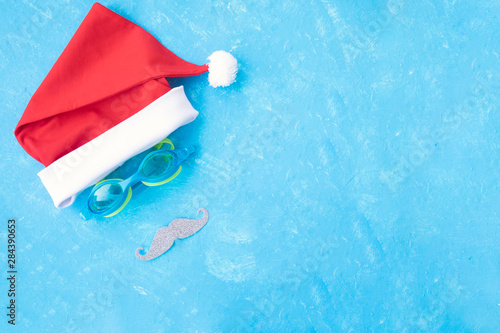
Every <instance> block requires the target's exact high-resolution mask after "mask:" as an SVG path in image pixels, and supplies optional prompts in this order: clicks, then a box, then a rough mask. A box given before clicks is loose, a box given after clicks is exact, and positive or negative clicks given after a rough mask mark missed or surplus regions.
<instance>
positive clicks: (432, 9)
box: [0, 0, 500, 332]
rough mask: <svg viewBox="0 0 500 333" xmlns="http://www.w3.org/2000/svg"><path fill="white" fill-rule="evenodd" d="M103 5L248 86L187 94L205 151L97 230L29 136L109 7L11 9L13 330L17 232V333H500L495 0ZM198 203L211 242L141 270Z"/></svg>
mask: <svg viewBox="0 0 500 333" xmlns="http://www.w3.org/2000/svg"><path fill="white" fill-rule="evenodd" d="M103 4H104V5H107V6H109V7H110V8H111V9H112V10H114V11H116V12H118V13H119V14H121V15H123V16H125V17H127V18H129V19H131V20H132V21H134V22H136V23H138V24H139V25H141V26H142V27H144V28H145V29H146V30H148V31H150V32H151V33H152V34H153V35H154V36H156V37H157V38H158V39H159V40H160V41H161V42H162V43H163V44H164V45H166V46H167V47H168V48H170V49H171V50H172V51H174V52H175V53H177V54H179V55H180V56H182V57H183V58H185V59H186V60H189V61H192V62H195V63H199V64H201V63H203V62H204V59H205V57H206V56H208V55H209V54H210V53H211V52H213V51H216V50H219V49H222V50H228V51H231V52H232V53H233V54H234V55H235V56H236V57H237V58H238V59H239V61H240V71H241V72H240V75H239V77H238V82H237V83H236V84H234V85H233V86H231V87H229V88H226V89H212V88H210V87H209V86H208V84H207V83H206V76H201V77H197V78H189V79H176V80H172V81H171V82H172V85H173V86H176V85H180V84H183V85H184V86H185V87H186V91H187V95H188V97H189V98H190V100H191V101H192V103H193V105H194V106H195V108H197V109H198V110H199V111H200V116H199V117H198V119H197V120H196V121H195V122H194V123H192V124H190V125H188V126H185V127H184V128H182V129H180V130H178V131H176V132H175V133H174V134H173V135H172V136H171V138H172V139H173V140H174V142H175V143H176V144H177V145H183V144H184V143H185V144H196V145H197V146H198V149H199V151H198V153H197V155H196V156H195V158H194V159H193V160H192V161H191V162H190V163H188V164H187V165H186V167H185V168H184V171H183V173H182V174H181V175H180V176H179V178H177V179H176V180H175V181H174V182H173V183H171V184H170V185H168V186H164V187H159V188H154V189H150V190H148V191H147V192H144V193H142V194H141V195H140V196H139V197H137V198H134V200H133V201H132V202H131V204H130V205H129V206H128V207H127V208H126V209H125V210H124V211H123V212H122V213H121V214H120V215H119V216H117V217H116V218H113V219H111V220H97V221H96V220H92V221H82V220H80V219H79V217H78V214H79V209H80V208H81V207H82V205H83V201H82V198H80V199H79V200H77V202H76V203H75V204H74V205H73V206H72V207H70V208H67V209H64V210H56V209H55V208H54V207H53V205H52V202H51V200H50V198H49V196H48V194H47V193H46V191H45V189H44V188H43V186H42V184H41V182H40V181H39V179H38V177H37V176H36V173H37V172H38V171H39V170H40V169H41V167H42V166H41V165H40V164H39V163H38V162H36V161H35V160H33V159H32V158H31V157H29V156H28V155H27V154H26V153H25V152H24V151H23V150H22V148H21V147H20V146H19V144H18V143H17V141H16V140H15V138H14V135H13V131H14V127H15V125H16V124H17V122H18V120H19V119H20V117H21V114H22V112H23V110H24V108H25V106H26V104H27V102H28V100H29V98H30V97H31V95H32V94H33V92H34V91H35V90H36V88H37V87H38V85H39V84H40V82H41V81H42V79H43V78H44V77H45V75H46V74H47V72H48V71H49V69H50V68H51V66H52V64H53V63H54V62H55V60H56V59H57V57H58V56H59V54H60V53H61V51H62V50H63V48H64V46H65V45H66V43H67V42H68V41H69V39H70V38H71V36H72V35H73V33H74V31H75V30H76V28H77V27H78V25H79V24H80V22H81V21H82V19H83V17H84V16H85V14H86V13H87V12H88V10H89V9H90V7H91V5H92V2H91V1H83V0H81V1H71V2H70V1H64V0H55V1H53V2H49V1H37V2H34V1H33V2H29V1H24V0H23V1H12V0H10V1H4V2H2V4H1V5H0V6H1V8H0V18H1V19H0V32H1V33H0V42H1V49H0V50H1V52H0V72H1V77H2V80H1V83H0V101H1V125H0V126H1V131H0V138H1V143H2V144H1V148H0V149H1V157H2V162H1V163H0V168H1V169H0V171H1V174H2V175H3V177H2V178H1V179H0V185H1V187H2V189H3V190H2V192H1V193H2V194H1V202H0V211H1V223H0V226H1V227H0V236H1V237H0V272H1V276H2V279H1V282H0V295H2V296H1V297H0V301H1V302H2V303H1V308H2V309H4V310H1V311H0V312H1V316H0V318H2V319H1V322H0V331H2V332H3V331H14V330H10V327H8V325H7V323H6V321H7V319H6V316H5V314H4V313H5V312H6V309H5V306H6V304H7V303H6V302H7V301H8V299H7V296H6V292H7V289H8V286H7V282H6V279H5V278H4V276H6V273H5V271H6V260H7V257H6V256H7V252H6V247H7V244H6V238H7V230H6V220H7V218H8V217H14V218H16V219H18V221H19V222H18V227H17V241H18V243H17V246H18V248H17V249H18V253H17V255H18V265H17V269H18V271H19V273H18V281H17V288H18V297H17V299H16V300H17V304H18V308H17V311H18V312H17V315H18V317H17V326H16V329H17V331H18V332H61V331H75V332H76V331H80V332H92V331H98V332H180V331H186V332H230V331H234V332H239V331H245V330H248V331H273V332H292V331H294V332H295V331H296V332H305V331H307V332H330V331H334V332H338V331H346V332H348V331H352V332H361V331H377V332H382V331H395V332H416V331H430V332H498V331H500V255H499V251H500V242H499V239H500V217H499V212H500V209H499V206H500V205H499V203H500V196H499V193H500V188H499V185H500V184H499V182H500V172H499V161H500V159H499V157H500V153H499V148H500V137H499V131H498V127H499V124H500V118H499V115H498V111H499V110H498V109H499V95H500V93H499V92H500V66H499V65H500V59H499V53H500V41H499V31H500V23H499V22H500V20H499V14H500V3H498V1H479V0H475V1H465V0H462V1H460V0H453V1H452V0H443V1H408V0H394V1H392V2H391V3H390V4H389V6H387V3H386V2H384V1H347V0H337V1H325V0H318V1H315V0H312V1H267V0H266V1H253V2H243V1H219V0H214V1H188V2H185V1H176V2H174V1H169V2H166V1H149V2H147V3H143V2H142V1H123V2H118V1H104V2H103ZM388 7H389V8H388ZM464 105H470V106H469V107H465V108H463V107H462V106H464ZM409 164H413V166H411V167H408V165H409ZM199 207H206V208H207V209H208V211H209V212H210V220H209V222H208V224H207V225H206V226H205V228H204V229H202V230H201V231H200V232H199V233H198V234H196V235H195V236H193V237H191V238H189V239H186V240H183V241H178V242H177V243H176V244H175V245H174V247H173V248H172V249H171V250H170V251H169V252H168V253H167V254H165V255H163V256H162V257H160V258H158V259H157V260H155V261H152V262H141V261H140V260H138V259H137V258H136V257H135V256H134V252H135V250H136V248H138V247H140V246H145V247H147V246H149V244H150V242H151V240H152V237H153V235H154V233H155V231H156V230H157V229H159V228H160V227H163V226H166V225H167V224H168V222H170V221H171V220H172V219H174V218H178V217H188V218H195V217H196V210H197V209H198V208H199Z"/></svg>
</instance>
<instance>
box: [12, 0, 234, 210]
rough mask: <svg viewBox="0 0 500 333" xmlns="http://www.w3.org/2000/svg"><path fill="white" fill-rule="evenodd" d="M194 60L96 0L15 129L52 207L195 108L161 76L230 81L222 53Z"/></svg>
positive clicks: (230, 63)
mask: <svg viewBox="0 0 500 333" xmlns="http://www.w3.org/2000/svg"><path fill="white" fill-rule="evenodd" d="M209 60H210V63H209V64H205V65H201V66H199V65H195V64H192V63H189V62H186V61H184V60H182V59H180V58H179V57H177V56H176V55H175V54H173V53H172V52H171V51H169V50H167V49H166V48H165V47H164V46H163V45H162V44H160V42H158V40H156V39H155V38H154V37H153V36H152V35H150V34H149V33H148V32H146V31H145V30H144V29H142V28H141V27H139V26H137V25H136V24H134V23H132V22H130V21H129V20H127V19H125V18H123V17H122V16H120V15H118V14H116V13H114V12H112V11H111V10H109V9H107V8H106V7H104V6H102V5H100V4H98V3H95V4H94V5H93V6H92V9H91V10H90V12H89V13H88V14H87V16H86V17H85V19H84V20H83V22H82V24H81V25H80V27H79V28H78V30H77V31H76V33H75V35H74V36H73V38H72V39H71V40H70V42H69V43H68V45H67V47H66V48H65V49H64V51H63V53H62V54H61V56H60V57H59V59H58V60H57V62H56V63H55V64H54V66H53V67H52V69H51V70H50V72H49V73H48V75H47V77H46V78H45V79H44V80H43V82H42V84H41V85H40V87H39V88H38V89H37V91H36V92H35V94H34V95H33V97H32V98H31V100H30V102H29V103H28V106H27V108H26V110H25V112H24V114H23V116H22V118H21V120H20V121H19V124H18V125H17V127H16V129H15V135H16V138H17V140H18V141H19V143H20V144H21V146H22V147H23V148H24V149H25V150H26V152H27V153H28V154H30V155H31V156H32V157H33V158H35V159H36V160H38V161H40V162H41V163H42V164H43V165H44V166H45V168H44V169H43V170H42V171H40V172H39V173H38V175H39V177H40V178H41V180H42V182H43V184H44V186H45V188H46V189H47V190H48V192H49V194H50V195H51V197H52V199H53V201H54V204H55V206H56V207H58V208H63V207H67V206H69V205H71V204H72V203H73V202H74V200H75V197H76V195H77V194H78V193H79V192H81V191H83V190H84V189H85V188H87V187H89V186H91V185H92V184H94V183H96V182H97V181H99V180H100V179H102V178H103V177H105V176H106V175H107V174H109V173H110V172H111V171H113V170H114V169H116V168H117V167H118V166H120V165H121V164H122V163H123V162H125V161H126V160H128V159H129V158H131V157H133V156H135V155H137V154H139V153H141V152H142V151H144V150H146V149H148V148H151V147H152V146H153V145H155V144H156V143H158V142H159V141H161V140H162V139H164V138H165V137H167V136H168V135H169V134H170V133H172V132H173V131H174V130H176V129H177V128H178V127H180V126H182V125H185V124H187V123H189V122H191V121H193V120H194V119H195V118H196V116H197V115H198V112H197V111H196V110H195V109H194V108H193V107H192V106H191V103H190V102H189V101H188V99H187V98H186V95H185V94H184V89H183V87H182V86H181V87H177V88H174V89H171V88H170V86H169V84H168V82H167V80H166V79H165V77H180V76H194V75H198V74H201V73H204V72H207V71H209V75H208V79H209V82H210V85H211V86H214V87H217V86H228V85H229V84H231V83H232V82H234V79H235V76H236V70H237V64H236V59H234V57H233V56H231V55H230V54H229V53H227V52H224V51H218V52H215V53H214V54H213V55H212V56H210V57H209Z"/></svg>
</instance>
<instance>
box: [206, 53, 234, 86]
mask: <svg viewBox="0 0 500 333" xmlns="http://www.w3.org/2000/svg"><path fill="white" fill-rule="evenodd" d="M208 60H210V63H209V64H208V82H210V85H211V86H212V87H214V88H216V87H227V86H228V85H230V84H231V83H233V82H234V81H236V72H237V71H238V62H237V61H236V59H235V58H234V57H233V56H232V55H231V53H228V52H226V51H217V52H214V53H212V55H211V56H210V57H208Z"/></svg>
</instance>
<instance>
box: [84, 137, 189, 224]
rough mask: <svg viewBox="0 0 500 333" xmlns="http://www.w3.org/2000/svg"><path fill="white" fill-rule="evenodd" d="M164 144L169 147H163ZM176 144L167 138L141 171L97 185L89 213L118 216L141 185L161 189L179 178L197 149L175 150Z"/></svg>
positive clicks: (147, 159) (91, 199)
mask: <svg viewBox="0 0 500 333" xmlns="http://www.w3.org/2000/svg"><path fill="white" fill-rule="evenodd" d="M164 143H167V144H169V145H170V147H169V148H161V147H162V145H163V144H164ZM174 148H175V147H174V145H173V144H172V141H170V140H169V139H164V140H163V141H161V142H160V143H159V144H157V145H156V146H154V148H153V149H155V150H153V151H152V152H150V153H149V154H147V155H146V157H144V159H143V160H142V162H141V164H140V166H139V168H138V170H137V172H136V173H134V174H133V175H132V176H130V177H128V178H127V179H125V180H123V179H105V180H102V181H100V182H99V183H97V184H96V185H95V186H94V188H93V189H92V192H90V195H89V198H88V200H87V206H88V209H89V211H91V212H92V213H94V214H96V215H101V216H104V217H111V216H114V215H116V214H118V213H119V212H120V211H121V210H122V209H123V208H124V207H125V206H126V205H127V204H128V202H129V201H130V198H132V189H136V188H137V187H138V186H140V185H141V184H144V185H146V186H158V185H163V184H165V183H168V182H169V181H171V180H172V179H174V178H175V177H177V176H178V175H179V173H180V172H181V169H182V167H181V166H180V164H181V163H182V162H183V161H185V160H186V159H187V158H188V157H189V155H191V154H192V153H193V152H194V147H193V146H189V147H187V148H182V149H174Z"/></svg>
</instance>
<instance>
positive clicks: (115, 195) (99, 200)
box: [89, 183, 123, 212]
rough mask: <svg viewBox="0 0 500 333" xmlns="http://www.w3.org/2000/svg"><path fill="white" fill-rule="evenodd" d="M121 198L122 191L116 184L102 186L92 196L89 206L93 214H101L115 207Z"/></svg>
mask: <svg viewBox="0 0 500 333" xmlns="http://www.w3.org/2000/svg"><path fill="white" fill-rule="evenodd" d="M122 197H123V189H122V187H121V186H120V185H119V184H118V183H111V184H104V185H102V186H101V187H99V188H98V189H97V190H96V191H94V193H93V194H92V196H91V198H90V201H89V206H90V209H91V210H92V211H94V212H103V211H106V210H107V209H109V208H111V207H113V206H114V205H116V203H117V202H119V201H120V200H121V199H122Z"/></svg>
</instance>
